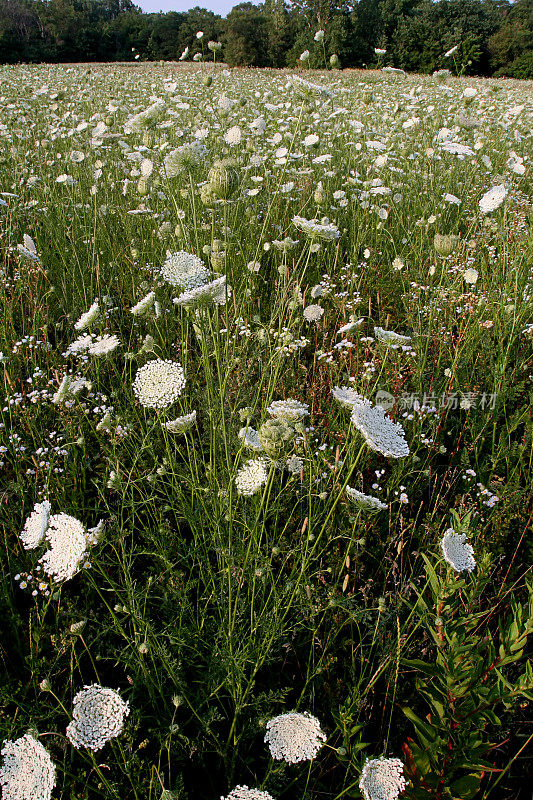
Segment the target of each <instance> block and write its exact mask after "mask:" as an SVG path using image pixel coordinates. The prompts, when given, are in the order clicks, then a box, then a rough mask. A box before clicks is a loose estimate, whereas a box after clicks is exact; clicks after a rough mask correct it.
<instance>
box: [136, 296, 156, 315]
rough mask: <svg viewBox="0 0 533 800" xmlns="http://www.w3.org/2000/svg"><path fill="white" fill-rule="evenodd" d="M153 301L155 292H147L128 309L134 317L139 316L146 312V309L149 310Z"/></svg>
mask: <svg viewBox="0 0 533 800" xmlns="http://www.w3.org/2000/svg"><path fill="white" fill-rule="evenodd" d="M154 303H155V292H149V294H147V295H146V296H145V297H143V298H142V300H139V302H138V303H137V304H136V305H134V306H133V308H132V309H130V311H131V313H132V314H133V316H134V317H140V316H142V315H143V314H146V313H147V312H148V311H150V309H151V308H152V306H153V305H154Z"/></svg>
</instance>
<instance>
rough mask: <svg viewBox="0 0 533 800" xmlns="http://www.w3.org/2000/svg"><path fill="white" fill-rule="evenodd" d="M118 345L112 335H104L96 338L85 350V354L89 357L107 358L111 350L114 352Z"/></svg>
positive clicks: (117, 340)
mask: <svg viewBox="0 0 533 800" xmlns="http://www.w3.org/2000/svg"><path fill="white" fill-rule="evenodd" d="M119 345H120V341H119V339H118V336H115V335H114V334H113V335H111V336H108V335H107V334H106V335H104V336H97V337H96V339H95V340H94V341H93V342H91V344H90V345H89V347H88V348H87V352H88V353H89V355H91V356H107V355H109V353H112V352H113V350H116V349H117V347H118V346H119Z"/></svg>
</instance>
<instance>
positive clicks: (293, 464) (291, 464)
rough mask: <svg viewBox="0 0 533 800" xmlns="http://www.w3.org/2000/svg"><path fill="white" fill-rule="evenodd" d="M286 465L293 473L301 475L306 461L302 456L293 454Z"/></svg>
mask: <svg viewBox="0 0 533 800" xmlns="http://www.w3.org/2000/svg"><path fill="white" fill-rule="evenodd" d="M285 466H286V467H287V469H288V470H289V472H290V473H291V475H299V474H300V472H301V471H302V469H303V466H304V462H303V461H302V459H301V458H298V456H295V455H292V456H289V458H288V459H287V461H286V463H285Z"/></svg>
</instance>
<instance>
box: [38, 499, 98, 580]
mask: <svg viewBox="0 0 533 800" xmlns="http://www.w3.org/2000/svg"><path fill="white" fill-rule="evenodd" d="M45 538H46V541H47V542H48V543H49V544H50V548H49V550H47V551H46V553H45V554H44V555H43V556H42V557H41V558H40V559H39V563H40V564H41V565H42V568H43V570H44V572H45V573H46V574H47V575H48V577H50V578H54V580H56V581H68V580H70V579H71V578H73V577H74V575H75V574H76V573H77V572H78V570H79V568H80V564H81V561H82V559H83V557H84V556H85V553H86V551H87V534H86V531H85V528H84V526H83V524H82V523H81V522H80V521H79V520H78V519H76V518H75V517H71V516H70V515H69V514H53V515H52V516H51V517H50V524H49V526H48V529H47V531H46V534H45Z"/></svg>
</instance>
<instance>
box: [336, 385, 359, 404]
mask: <svg viewBox="0 0 533 800" xmlns="http://www.w3.org/2000/svg"><path fill="white" fill-rule="evenodd" d="M332 394H333V397H334V398H335V400H336V401H337V402H338V403H340V404H341V406H344V408H353V406H354V404H355V403H357V402H359V401H361V400H362V399H363V398H362V396H361V395H360V394H358V393H357V392H356V391H355V389H352V387H351V386H335V388H334V389H333V390H332Z"/></svg>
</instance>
